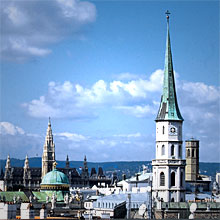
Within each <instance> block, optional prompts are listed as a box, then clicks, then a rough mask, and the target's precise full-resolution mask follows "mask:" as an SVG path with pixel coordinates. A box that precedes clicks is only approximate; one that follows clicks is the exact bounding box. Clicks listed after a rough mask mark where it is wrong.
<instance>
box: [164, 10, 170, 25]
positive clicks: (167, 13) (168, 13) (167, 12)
mask: <svg viewBox="0 0 220 220" xmlns="http://www.w3.org/2000/svg"><path fill="white" fill-rule="evenodd" d="M165 14H166V15H167V22H169V18H170V16H169V15H170V12H169V10H167V11H166V12H165Z"/></svg>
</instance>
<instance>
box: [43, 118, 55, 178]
mask: <svg viewBox="0 0 220 220" xmlns="http://www.w3.org/2000/svg"><path fill="white" fill-rule="evenodd" d="M43 149H44V150H43V155H42V178H43V177H44V175H45V174H46V173H48V172H50V171H52V170H53V163H54V162H55V144H54V141H53V133H52V128H51V121H50V118H49V121H48V127H47V135H46V137H45V143H44V148H43Z"/></svg>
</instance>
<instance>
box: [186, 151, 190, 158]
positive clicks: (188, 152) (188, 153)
mask: <svg viewBox="0 0 220 220" xmlns="http://www.w3.org/2000/svg"><path fill="white" fill-rule="evenodd" d="M187 157H190V149H188V150H187Z"/></svg>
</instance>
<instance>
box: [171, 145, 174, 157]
mask: <svg viewBox="0 0 220 220" xmlns="http://www.w3.org/2000/svg"><path fill="white" fill-rule="evenodd" d="M171 156H174V145H173V144H172V146H171Z"/></svg>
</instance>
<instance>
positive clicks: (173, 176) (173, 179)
mask: <svg viewBox="0 0 220 220" xmlns="http://www.w3.org/2000/svg"><path fill="white" fill-rule="evenodd" d="M175 176H176V175H175V172H172V173H171V186H175Z"/></svg>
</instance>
